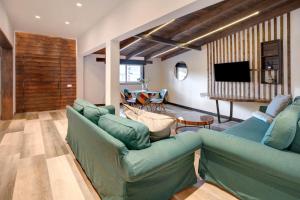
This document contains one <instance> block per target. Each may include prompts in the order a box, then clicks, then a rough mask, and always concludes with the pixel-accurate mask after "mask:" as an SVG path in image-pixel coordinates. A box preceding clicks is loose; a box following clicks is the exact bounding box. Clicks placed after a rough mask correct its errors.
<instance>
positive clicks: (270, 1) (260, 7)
mask: <svg viewBox="0 0 300 200" xmlns="http://www.w3.org/2000/svg"><path fill="white" fill-rule="evenodd" d="M291 1H294V0H263V1H260V2H259V3H257V4H255V5H253V6H251V7H250V8H249V9H245V10H244V11H242V12H239V13H237V14H236V15H234V16H228V17H227V18H224V20H221V21H220V22H219V23H214V24H213V25H211V26H210V27H208V28H206V29H204V30H201V31H198V32H194V33H193V34H190V35H189V36H188V37H184V38H181V40H182V41H184V42H188V41H190V40H192V39H194V38H197V37H199V36H201V35H205V34H207V33H209V32H211V31H214V30H216V29H218V28H220V27H223V26H226V25H228V24H230V23H232V22H234V21H237V20H239V19H241V18H243V17H245V16H248V15H250V14H252V13H254V12H256V11H260V13H259V15H257V16H254V17H251V18H249V19H248V20H246V21H243V22H240V23H238V24H237V25H234V26H240V25H241V24H244V23H245V22H247V21H251V20H253V19H256V18H259V17H260V16H262V15H263V14H264V13H265V12H266V11H269V10H273V8H275V7H277V6H280V5H282V4H284V3H287V2H291ZM295 1H298V2H299V0H295ZM230 28H231V27H230ZM230 28H227V29H230ZM227 29H225V30H227ZM218 33H219V32H218ZM196 43H197V42H194V44H196Z"/></svg>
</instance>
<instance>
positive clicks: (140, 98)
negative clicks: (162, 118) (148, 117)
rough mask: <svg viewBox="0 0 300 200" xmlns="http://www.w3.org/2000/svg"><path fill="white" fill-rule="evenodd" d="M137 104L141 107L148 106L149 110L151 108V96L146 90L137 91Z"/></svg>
mask: <svg viewBox="0 0 300 200" xmlns="http://www.w3.org/2000/svg"><path fill="white" fill-rule="evenodd" d="M136 104H137V106H138V107H139V108H140V109H143V108H146V109H147V110H148V109H149V108H150V97H149V95H148V94H147V93H145V92H139V93H137V95H136ZM150 109H151V108H150Z"/></svg>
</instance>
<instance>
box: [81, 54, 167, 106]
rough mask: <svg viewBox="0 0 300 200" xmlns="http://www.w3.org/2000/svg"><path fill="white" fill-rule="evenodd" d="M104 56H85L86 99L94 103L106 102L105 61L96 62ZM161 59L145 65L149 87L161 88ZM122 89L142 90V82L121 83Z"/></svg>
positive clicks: (152, 88)
mask: <svg viewBox="0 0 300 200" xmlns="http://www.w3.org/2000/svg"><path fill="white" fill-rule="evenodd" d="M97 57H100V58H102V57H103V56H101V55H96V54H91V55H88V56H85V57H84V71H83V72H84V76H83V77H84V92H83V94H84V96H83V97H84V99H86V100H88V101H90V102H92V103H94V104H104V103H105V63H104V62H96V58H97ZM160 63H161V62H160V61H159V59H154V60H153V64H148V65H145V79H147V80H149V81H150V82H149V85H148V87H149V89H151V90H160V89H161V85H162V84H161V78H162V77H161V74H162V73H161V67H160ZM120 87H121V90H124V89H125V88H128V89H129V90H140V89H141V87H142V86H141V85H140V84H121V85H120Z"/></svg>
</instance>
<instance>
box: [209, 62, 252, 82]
mask: <svg viewBox="0 0 300 200" xmlns="http://www.w3.org/2000/svg"><path fill="white" fill-rule="evenodd" d="M214 68H215V70H214V71H215V81H222V82H250V68H249V61H243V62H232V63H220V64H215V65H214Z"/></svg>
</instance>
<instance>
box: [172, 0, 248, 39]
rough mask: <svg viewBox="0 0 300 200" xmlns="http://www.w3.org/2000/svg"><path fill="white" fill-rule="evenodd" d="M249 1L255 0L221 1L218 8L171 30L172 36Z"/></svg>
mask: <svg viewBox="0 0 300 200" xmlns="http://www.w3.org/2000/svg"><path fill="white" fill-rule="evenodd" d="M249 2H253V0H243V1H241V0H230V1H226V2H220V3H218V4H220V5H219V6H217V7H216V6H215V5H213V6H215V7H216V8H215V9H213V10H212V11H207V12H205V13H203V14H200V15H198V16H197V17H195V18H194V19H193V20H190V21H188V22H187V23H186V24H185V25H183V26H181V27H180V28H178V29H176V30H174V31H172V32H171V35H170V38H173V37H175V36H177V35H179V34H184V33H185V32H187V31H189V30H191V29H193V28H195V27H200V26H203V25H205V24H208V23H209V22H210V21H212V20H215V19H217V18H218V17H221V16H224V15H227V14H228V13H230V12H232V11H233V10H235V9H237V8H239V7H241V6H245V5H246V4H248V3H249Z"/></svg>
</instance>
